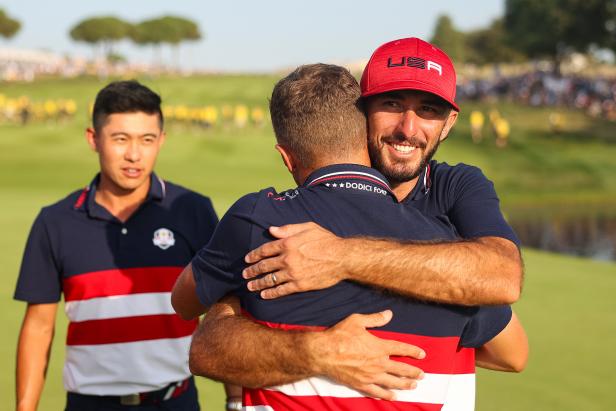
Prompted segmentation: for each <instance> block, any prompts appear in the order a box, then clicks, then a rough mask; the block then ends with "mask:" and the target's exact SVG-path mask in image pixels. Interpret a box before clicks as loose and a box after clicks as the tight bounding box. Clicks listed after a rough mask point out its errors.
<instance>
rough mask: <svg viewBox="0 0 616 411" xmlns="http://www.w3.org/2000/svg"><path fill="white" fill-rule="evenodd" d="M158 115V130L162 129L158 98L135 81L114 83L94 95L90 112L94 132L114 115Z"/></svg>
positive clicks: (161, 115)
mask: <svg viewBox="0 0 616 411" xmlns="http://www.w3.org/2000/svg"><path fill="white" fill-rule="evenodd" d="M140 111H141V112H144V113H146V114H158V118H159V123H160V128H161V129H162V128H163V113H162V111H161V109H160V96H159V95H158V94H156V93H155V92H153V91H152V90H150V89H149V88H147V87H146V86H144V85H143V84H141V83H139V82H138V81H136V80H128V81H114V82H113V83H109V84H108V85H106V86H105V87H104V88H103V89H102V90H101V91H99V92H98V94H97V95H96V100H95V101H94V108H93V110H92V125H93V126H94V129H95V130H96V131H99V130H100V129H101V127H103V125H104V124H105V121H107V117H108V116H109V115H111V114H116V113H136V112H140Z"/></svg>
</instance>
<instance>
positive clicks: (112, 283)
mask: <svg viewBox="0 0 616 411" xmlns="http://www.w3.org/2000/svg"><path fill="white" fill-rule="evenodd" d="M160 102H161V101H160V97H159V96H158V95H157V94H156V93H154V92H152V91H151V90H150V89H148V88H147V87H145V86H143V85H141V84H139V83H138V82H136V81H120V82H115V83H111V84H109V85H107V86H106V87H105V88H103V89H102V90H101V91H100V92H99V93H98V95H97V97H96V101H95V103H94V109H93V114H92V127H90V128H88V129H87V131H86V138H87V141H88V143H89V145H90V147H91V148H92V149H93V150H94V151H95V152H96V153H97V154H98V158H99V163H100V172H99V173H98V174H97V175H96V177H95V178H94V179H93V181H92V182H91V183H90V184H89V185H88V186H87V187H86V188H84V189H81V190H77V191H75V192H73V193H71V194H69V195H68V196H67V197H66V198H64V199H63V200H60V201H59V202H57V203H55V204H53V205H50V206H48V207H44V208H43V209H42V210H41V212H40V213H39V215H38V217H37V218H36V220H35V221H34V224H33V226H32V229H31V232H30V236H29V238H28V242H27V245H26V250H25V252H24V256H23V262H22V265H21V271H20V274H19V279H18V282H17V288H16V291H15V298H16V299H17V300H22V301H25V302H27V303H28V306H27V309H26V313H25V317H24V320H23V325H22V328H21V333H20V336H19V343H18V351H17V409H18V410H35V409H36V408H37V405H38V402H39V398H40V395H41V391H42V389H43V384H44V382H45V371H46V368H47V365H48V359H49V353H50V349H51V342H52V338H53V334H54V324H55V318H56V311H57V306H58V301H59V300H60V298H61V295H62V294H64V300H65V311H66V314H67V316H68V319H69V327H68V333H67V339H66V362H65V365H64V374H63V375H64V386H65V388H66V390H67V391H68V397H67V407H66V409H67V410H69V411H74V410H86V409H87V410H111V409H113V410H117V409H129V408H130V409H131V410H144V411H145V410H155V409H165V410H187V411H188V410H191V411H192V410H198V409H199V404H198V402H197V393H196V389H195V386H194V381H193V379H192V377H191V375H190V372H189V370H188V364H187V361H186V356H187V352H188V347H189V343H190V337H191V335H192V333H193V331H194V329H195V327H196V325H197V320H193V321H184V320H182V319H181V318H180V317H178V316H177V315H176V314H175V313H174V312H173V309H172V308H171V305H170V303H169V294H170V291H171V288H172V286H173V284H174V282H175V280H176V278H177V276H178V274H179V273H180V272H181V270H182V268H183V267H184V266H185V265H186V264H187V262H189V261H190V259H191V258H192V256H193V255H194V254H195V252H196V251H197V250H199V249H200V248H201V247H202V246H203V245H204V244H206V243H207V241H208V240H209V238H210V236H211V235H212V233H213V231H214V228H215V226H216V224H217V221H218V220H217V217H216V214H215V212H214V209H213V208H212V204H211V201H210V200H209V199H208V198H207V197H204V196H202V195H200V194H197V193H195V192H192V191H189V190H187V189H185V188H183V187H180V186H177V185H175V184H172V183H169V182H165V181H163V180H162V179H160V178H159V177H158V176H156V175H155V174H154V173H153V169H154V164H155V162H156V158H157V156H158V153H159V150H160V148H161V147H162V145H163V142H164V140H165V133H164V131H163V116H162V112H161V108H160Z"/></svg>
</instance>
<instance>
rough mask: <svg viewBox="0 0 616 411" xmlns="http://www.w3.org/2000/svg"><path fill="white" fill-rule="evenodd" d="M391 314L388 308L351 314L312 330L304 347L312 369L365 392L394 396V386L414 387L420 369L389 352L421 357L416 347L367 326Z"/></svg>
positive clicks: (377, 324) (385, 320) (378, 324)
mask: <svg viewBox="0 0 616 411" xmlns="http://www.w3.org/2000/svg"><path fill="white" fill-rule="evenodd" d="M391 318H392V312H391V311H390V310H386V311H382V312H379V313H374V314H367V315H364V314H352V315H350V316H349V317H347V318H346V319H344V320H343V321H341V322H339V323H338V324H336V325H335V326H333V327H331V328H329V329H328V330H326V331H324V332H315V333H313V338H311V339H309V341H310V342H309V344H310V345H309V346H308V347H307V351H308V355H309V356H310V357H309V361H312V362H313V364H314V366H315V371H317V373H318V374H320V375H325V376H326V377H329V378H331V379H332V380H334V381H336V382H338V383H340V384H343V385H346V386H348V387H350V388H353V389H355V390H357V391H359V392H361V393H363V394H364V395H367V396H370V397H374V398H381V399H385V400H393V399H395V394H394V392H393V391H391V390H394V389H401V390H407V389H412V388H415V387H416V385H417V380H420V379H422V378H423V371H422V370H420V369H419V368H417V367H414V366H412V365H409V364H406V363H403V362H400V361H395V360H392V359H390V357H391V356H400V357H411V358H416V359H422V358H424V357H425V352H424V351H423V350H422V349H420V348H419V347H416V346H413V345H410V344H405V343H402V342H399V341H392V340H385V339H381V338H378V337H375V336H374V335H372V334H371V333H370V332H368V331H367V330H366V329H367V328H374V327H382V326H383V325H385V324H387V323H388V322H389V321H390V320H391Z"/></svg>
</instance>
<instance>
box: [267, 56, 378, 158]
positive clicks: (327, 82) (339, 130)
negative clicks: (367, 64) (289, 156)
mask: <svg viewBox="0 0 616 411" xmlns="http://www.w3.org/2000/svg"><path fill="white" fill-rule="evenodd" d="M360 96H361V90H360V88H359V84H357V80H356V79H355V77H353V75H352V74H351V73H350V72H349V71H348V70H347V69H345V68H344V67H340V66H335V65H332V64H321V63H319V64H308V65H304V66H300V67H298V68H297V69H295V71H293V72H292V73H291V74H289V75H288V76H286V77H285V78H283V79H282V80H280V81H279V82H278V83H277V84H276V86H275V87H274V91H273V92H272V98H271V100H270V114H271V116H272V124H273V126H274V132H275V133H276V139H277V141H278V143H279V144H280V145H282V146H284V147H287V148H289V149H290V150H291V151H292V152H293V154H295V155H296V156H297V158H298V160H299V161H300V162H301V163H302V165H303V166H305V167H310V166H314V165H315V164H316V161H317V159H323V158H325V159H329V158H343V156H344V155H345V154H349V153H352V152H354V151H356V150H358V149H361V148H362V147H365V146H366V135H367V131H366V117H365V115H364V113H363V111H362V110H361V107H360V104H359V98H360Z"/></svg>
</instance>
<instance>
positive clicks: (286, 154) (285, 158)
mask: <svg viewBox="0 0 616 411" xmlns="http://www.w3.org/2000/svg"><path fill="white" fill-rule="evenodd" d="M276 150H277V151H278V152H279V153H280V157H282V162H283V163H284V165H285V166H286V167H287V170H289V173H291V174H293V172H294V171H295V169H296V168H297V162H296V161H295V159H294V158H293V154H291V152H290V151H289V150H288V149H286V148H284V147H283V146H281V145H280V144H276Z"/></svg>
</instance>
